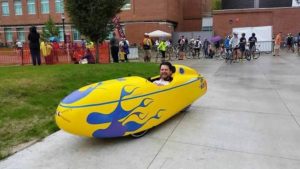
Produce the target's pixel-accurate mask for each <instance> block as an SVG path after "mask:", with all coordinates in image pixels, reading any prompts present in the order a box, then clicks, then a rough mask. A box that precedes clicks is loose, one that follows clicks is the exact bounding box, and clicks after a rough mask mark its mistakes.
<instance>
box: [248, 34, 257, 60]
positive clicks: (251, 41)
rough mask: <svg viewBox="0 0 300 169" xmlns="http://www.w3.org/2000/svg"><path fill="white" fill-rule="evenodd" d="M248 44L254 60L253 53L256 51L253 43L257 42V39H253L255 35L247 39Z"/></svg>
mask: <svg viewBox="0 0 300 169" xmlns="http://www.w3.org/2000/svg"><path fill="white" fill-rule="evenodd" d="M248 42H249V44H250V46H249V49H250V52H251V54H252V56H253V58H254V57H255V51H256V46H255V43H256V42H257V38H256V37H255V33H252V36H251V37H250V38H249V39H248Z"/></svg>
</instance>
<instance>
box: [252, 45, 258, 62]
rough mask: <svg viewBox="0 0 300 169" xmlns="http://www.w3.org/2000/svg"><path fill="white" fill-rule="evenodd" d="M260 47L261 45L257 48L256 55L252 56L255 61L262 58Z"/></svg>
mask: <svg viewBox="0 0 300 169" xmlns="http://www.w3.org/2000/svg"><path fill="white" fill-rule="evenodd" d="M259 47H260V45H256V46H255V52H254V55H252V57H253V59H258V58H259V57H260V50H259Z"/></svg>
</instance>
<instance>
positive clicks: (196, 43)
mask: <svg viewBox="0 0 300 169" xmlns="http://www.w3.org/2000/svg"><path fill="white" fill-rule="evenodd" d="M201 45H202V42H201V40H200V38H197V39H196V40H195V41H194V45H193V46H194V51H195V55H196V56H198V58H199V57H200V49H201Z"/></svg>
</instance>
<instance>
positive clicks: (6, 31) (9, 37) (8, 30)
mask: <svg viewBox="0 0 300 169" xmlns="http://www.w3.org/2000/svg"><path fill="white" fill-rule="evenodd" d="M4 34H5V40H6V42H12V41H13V33H12V28H4Z"/></svg>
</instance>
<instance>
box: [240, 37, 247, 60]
mask: <svg viewBox="0 0 300 169" xmlns="http://www.w3.org/2000/svg"><path fill="white" fill-rule="evenodd" d="M245 36H246V34H245V33H242V37H241V38H240V43H239V45H240V51H241V57H240V59H243V57H244V55H245V50H246V41H247V40H246V38H245Z"/></svg>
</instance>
